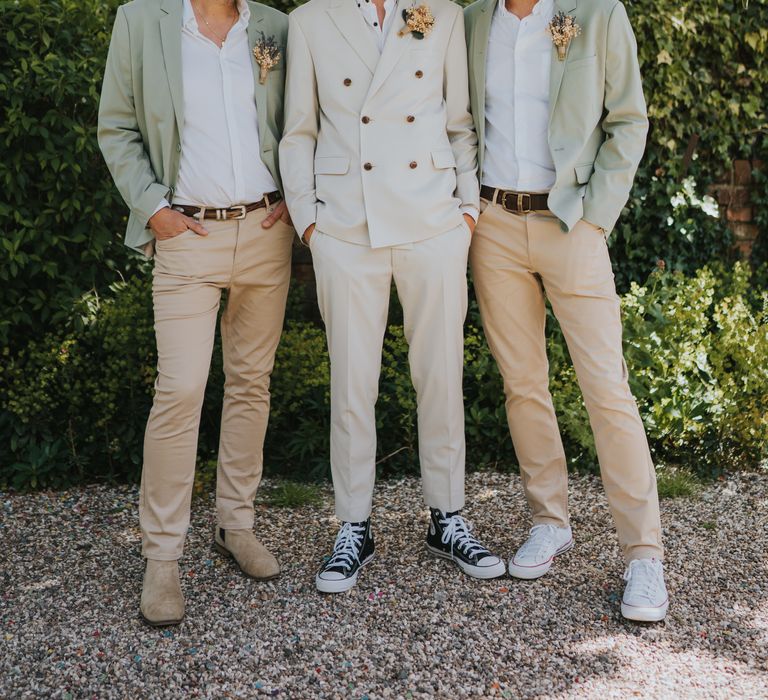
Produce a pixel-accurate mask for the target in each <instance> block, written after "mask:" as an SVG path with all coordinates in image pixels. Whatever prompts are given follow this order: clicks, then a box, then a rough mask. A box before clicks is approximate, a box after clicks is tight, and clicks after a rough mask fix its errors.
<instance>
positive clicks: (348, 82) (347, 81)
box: [344, 78, 352, 87]
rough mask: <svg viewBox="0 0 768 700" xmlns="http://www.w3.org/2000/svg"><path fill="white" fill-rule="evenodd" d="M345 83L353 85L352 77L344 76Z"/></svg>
mask: <svg viewBox="0 0 768 700" xmlns="http://www.w3.org/2000/svg"><path fill="white" fill-rule="evenodd" d="M344 85H346V86H347V87H349V86H350V85H352V79H351V78H344Z"/></svg>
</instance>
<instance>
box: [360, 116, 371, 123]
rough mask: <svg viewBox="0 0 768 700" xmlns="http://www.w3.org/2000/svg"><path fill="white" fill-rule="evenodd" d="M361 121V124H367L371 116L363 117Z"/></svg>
mask: <svg viewBox="0 0 768 700" xmlns="http://www.w3.org/2000/svg"><path fill="white" fill-rule="evenodd" d="M362 121H363V124H369V123H370V121H371V118H370V117H363V120H362Z"/></svg>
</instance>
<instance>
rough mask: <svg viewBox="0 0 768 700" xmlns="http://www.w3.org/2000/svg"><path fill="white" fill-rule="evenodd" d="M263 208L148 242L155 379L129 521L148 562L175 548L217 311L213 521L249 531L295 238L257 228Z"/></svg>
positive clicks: (279, 226)
mask: <svg viewBox="0 0 768 700" xmlns="http://www.w3.org/2000/svg"><path fill="white" fill-rule="evenodd" d="M266 215H267V212H266V210H265V209H256V210H255V211H253V212H251V213H249V214H248V215H247V216H246V218H245V219H243V220H239V221H238V220H235V221H221V222H219V221H212V220H207V221H205V222H204V223H205V227H206V228H207V229H208V231H209V234H208V236H206V237H201V236H198V235H197V234H195V233H193V232H192V231H186V232H184V233H182V234H181V235H180V236H177V237H176V238H173V239H170V240H166V241H159V242H157V244H156V252H155V269H154V279H153V287H152V289H153V300H154V309H155V333H156V336H157V355H158V359H157V370H158V372H157V381H156V383H155V399H154V404H153V406H152V411H151V413H150V415H149V421H148V423H147V430H146V434H145V438H144V469H143V472H142V479H141V500H140V504H139V519H140V522H141V530H142V535H143V548H142V552H143V554H144V556H145V557H147V558H148V559H159V560H173V559H178V558H179V557H180V556H181V554H182V549H183V546H184V537H185V534H186V531H187V527H188V525H189V517H190V501H191V498H192V486H193V483H194V475H195V458H196V455H197V438H198V429H199V425H200V412H201V409H202V404H203V396H204V394H205V386H206V382H207V380H208V372H209V369H210V363H211V354H212V350H213V342H214V336H215V333H216V319H217V315H218V311H219V305H220V301H221V296H222V292H223V291H224V290H227V292H228V297H227V302H226V307H225V310H224V313H223V315H222V318H221V336H222V346H223V352H224V372H225V376H226V381H225V387H224V406H223V411H222V418H221V440H220V443H219V460H218V470H217V479H216V510H217V520H218V524H219V526H220V527H223V528H228V529H250V528H252V527H253V499H254V497H255V495H256V489H257V488H258V485H259V481H260V479H261V471H262V447H263V443H264V434H265V431H266V428H267V419H268V417H269V378H270V373H271V372H272V366H273V364H274V358H275V350H276V348H277V344H278V341H279V339H280V333H281V330H282V326H283V315H284V313H285V303H286V297H287V294H288V284H289V281H290V274H291V245H292V243H293V237H294V236H295V233H294V231H293V229H292V228H290V227H289V226H286V225H285V224H283V223H282V222H278V223H276V224H275V225H274V226H273V227H272V228H269V229H264V228H262V227H261V222H262V221H263V220H264V218H265V217H266Z"/></svg>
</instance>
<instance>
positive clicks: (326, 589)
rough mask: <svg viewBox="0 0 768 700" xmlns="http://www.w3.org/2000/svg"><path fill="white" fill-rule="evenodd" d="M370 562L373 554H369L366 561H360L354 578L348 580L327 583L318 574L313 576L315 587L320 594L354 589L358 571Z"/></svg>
mask: <svg viewBox="0 0 768 700" xmlns="http://www.w3.org/2000/svg"><path fill="white" fill-rule="evenodd" d="M372 560H373V554H371V555H370V556H369V557H368V558H367V559H364V560H363V561H361V562H360V568H359V569H358V570H357V571H355V575H354V576H350V577H349V578H342V579H338V580H336V581H328V580H327V579H324V578H320V575H319V574H318V575H317V576H315V586H316V588H317V590H318V591H319V592H320V593H344V592H345V591H348V590H350V589H351V588H354V587H355V585H356V584H357V577H358V575H359V574H360V571H361V570H362V568H363V567H364V566H365V565H366V564H370V563H371V561H372Z"/></svg>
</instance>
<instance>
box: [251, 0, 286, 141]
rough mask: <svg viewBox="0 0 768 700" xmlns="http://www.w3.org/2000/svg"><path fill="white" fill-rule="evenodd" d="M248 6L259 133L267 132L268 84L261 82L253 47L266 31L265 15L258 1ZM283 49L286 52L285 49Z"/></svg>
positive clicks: (283, 58)
mask: <svg viewBox="0 0 768 700" xmlns="http://www.w3.org/2000/svg"><path fill="white" fill-rule="evenodd" d="M248 6H249V8H250V10H251V17H250V19H249V20H248V29H247V33H248V48H249V49H250V53H251V67H252V68H253V95H254V98H255V99H256V113H257V114H258V117H259V133H260V134H265V133H267V107H268V105H267V85H266V83H265V84H264V85H262V84H261V83H260V82H259V64H258V63H257V62H256V57H255V56H254V55H253V47H254V46H256V44H258V43H259V41H261V38H262V37H261V33H262V32H264V33H265V34H266V33H267V32H266V31H265V28H264V25H263V22H264V16H263V15H262V14H261V13H260V11H259V6H258V5H257V4H256V3H252V2H249V3H248ZM281 50H282V52H283V53H285V50H284V49H282V47H281ZM280 60H281V61H284V60H285V56H281V57H280Z"/></svg>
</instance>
